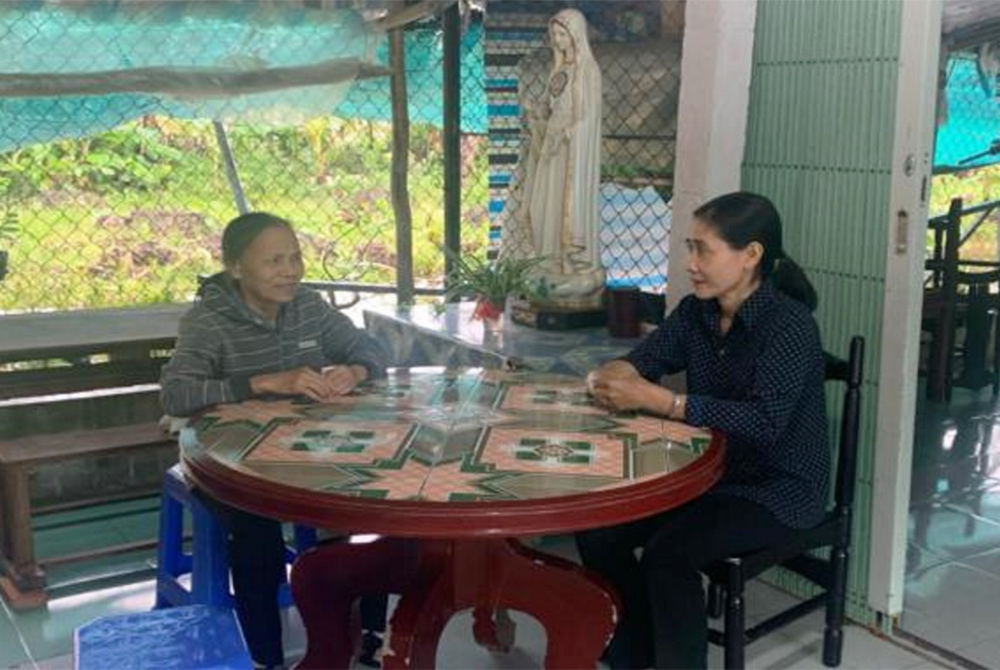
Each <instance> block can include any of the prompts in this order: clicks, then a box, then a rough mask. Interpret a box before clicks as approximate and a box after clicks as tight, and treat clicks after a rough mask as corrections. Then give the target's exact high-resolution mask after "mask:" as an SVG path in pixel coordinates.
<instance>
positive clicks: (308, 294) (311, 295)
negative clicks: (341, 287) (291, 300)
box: [295, 286, 330, 309]
mask: <svg viewBox="0 0 1000 670" xmlns="http://www.w3.org/2000/svg"><path fill="white" fill-rule="evenodd" d="M295 306H296V307H298V308H299V309H329V308H330V304H329V303H328V302H327V301H326V300H325V299H324V298H323V295H322V294H321V293H320V292H319V291H317V290H316V289H314V288H309V287H308V286H299V288H298V290H297V291H296V292H295Z"/></svg>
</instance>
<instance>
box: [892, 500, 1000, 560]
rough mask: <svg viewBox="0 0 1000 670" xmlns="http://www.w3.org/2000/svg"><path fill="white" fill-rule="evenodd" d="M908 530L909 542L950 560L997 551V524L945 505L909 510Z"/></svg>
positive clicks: (999, 532)
mask: <svg viewBox="0 0 1000 670" xmlns="http://www.w3.org/2000/svg"><path fill="white" fill-rule="evenodd" d="M910 529H911V530H910V533H909V538H908V539H909V541H911V542H913V543H914V544H916V545H917V546H919V547H920V548H922V549H927V550H930V551H932V552H934V553H936V554H940V555H943V556H948V557H950V558H953V559H961V558H963V557H965V556H970V555H972V554H979V553H982V552H984V551H989V550H990V549H994V548H997V547H1000V523H997V522H994V521H991V520H989V519H986V518H983V517H980V516H977V515H975V514H972V513H971V512H968V511H963V510H959V509H957V508H954V507H949V506H945V505H940V506H939V505H934V506H926V507H922V508H920V509H915V510H911V512H910Z"/></svg>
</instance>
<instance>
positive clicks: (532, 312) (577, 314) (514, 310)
mask: <svg viewBox="0 0 1000 670" xmlns="http://www.w3.org/2000/svg"><path fill="white" fill-rule="evenodd" d="M510 316H511V319H513V321H514V323H516V324H519V325H522V326H528V327H529V328H537V329H539V330H573V329H575V328H592V327H595V326H604V325H606V324H607V322H608V313H607V310H606V309H604V308H599V309H571V308H567V307H554V306H547V305H545V306H543V305H534V304H532V303H530V302H528V301H517V302H514V303H512V304H511V306H510Z"/></svg>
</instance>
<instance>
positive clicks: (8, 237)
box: [0, 177, 21, 244]
mask: <svg viewBox="0 0 1000 670" xmlns="http://www.w3.org/2000/svg"><path fill="white" fill-rule="evenodd" d="M9 189H10V179H6V178H4V177H0V191H2V192H3V193H5V194H8V195H6V197H5V202H4V210H3V216H0V244H3V243H4V242H8V243H10V242H13V241H14V240H15V239H16V238H17V234H18V233H19V232H20V231H21V224H20V222H19V220H18V217H17V212H15V211H14V209H13V208H12V207H11V205H10V196H9V193H10V190H9Z"/></svg>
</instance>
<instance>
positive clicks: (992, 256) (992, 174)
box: [927, 165, 1000, 261]
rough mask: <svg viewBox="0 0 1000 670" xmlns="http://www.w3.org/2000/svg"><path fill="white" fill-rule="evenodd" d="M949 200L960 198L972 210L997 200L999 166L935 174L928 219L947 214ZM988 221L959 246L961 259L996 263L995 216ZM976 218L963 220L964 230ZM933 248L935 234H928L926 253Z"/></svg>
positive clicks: (998, 196)
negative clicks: (979, 205)
mask: <svg viewBox="0 0 1000 670" xmlns="http://www.w3.org/2000/svg"><path fill="white" fill-rule="evenodd" d="M952 198H962V201H963V202H962V204H963V207H966V208H968V207H972V206H974V205H978V204H982V203H985V202H992V201H994V200H1000V165H991V166H989V167H984V168H976V169H974V170H968V171H965V172H955V173H952V174H947V175H935V176H934V178H933V179H932V180H931V197H930V204H929V208H928V213H929V215H930V216H932V217H933V216H937V215H940V214H945V213H947V212H948V207H949V205H950V203H951V200H952ZM990 216H991V221H992V222H990V221H987V222H984V223H983V225H981V226H980V227H979V228H978V229H977V230H976V232H975V233H974V234H973V235H972V237H971V238H969V239H968V240H967V241H966V242H965V244H963V245H962V250H961V256H962V258H964V259H968V260H985V261H995V260H996V259H997V258H1000V251H998V246H997V241H998V237H1000V234H998V232H997V231H998V227H997V226H998V224H997V223H996V221H998V217H1000V213H998V212H994V213H993V214H991V215H990ZM978 219H979V217H978V216H969V217H964V218H963V221H962V225H963V229H967V228H968V226H971V225H972V224H973V223H974V222H975V221H977V220H978ZM933 247H934V235H933V233H932V232H931V231H928V233H927V250H928V251H927V253H928V254H930V253H931V251H932V249H933Z"/></svg>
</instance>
